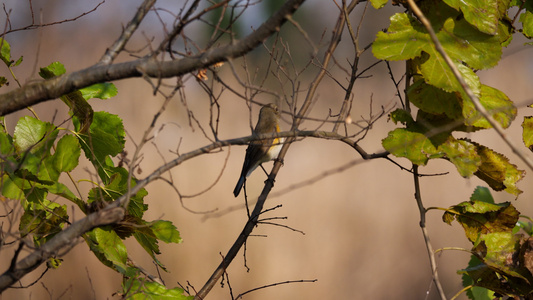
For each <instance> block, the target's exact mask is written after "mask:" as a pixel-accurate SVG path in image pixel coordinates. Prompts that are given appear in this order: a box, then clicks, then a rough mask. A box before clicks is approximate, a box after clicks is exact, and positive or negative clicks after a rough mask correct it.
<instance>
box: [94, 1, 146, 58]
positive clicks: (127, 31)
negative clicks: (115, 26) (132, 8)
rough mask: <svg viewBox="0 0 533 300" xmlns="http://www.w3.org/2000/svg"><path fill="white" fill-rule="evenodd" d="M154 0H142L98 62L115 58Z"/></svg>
mask: <svg viewBox="0 0 533 300" xmlns="http://www.w3.org/2000/svg"><path fill="white" fill-rule="evenodd" d="M155 1H156V0H144V2H143V3H142V5H141V6H140V7H139V8H138V9H137V13H136V14H135V16H134V17H133V19H132V20H131V21H130V22H129V23H128V24H127V25H126V28H124V30H123V31H122V34H121V35H120V37H119V38H118V39H117V40H116V41H115V43H113V45H112V46H111V47H109V48H107V50H106V51H105V54H104V55H103V56H102V58H100V63H101V64H103V65H109V64H110V63H112V62H113V60H115V58H116V57H117V55H118V54H119V53H120V51H122V50H123V49H124V46H126V43H127V42H128V41H129V40H130V38H131V36H132V35H133V33H134V32H135V30H137V27H139V24H141V21H142V20H143V19H144V17H145V16H146V14H147V13H148V11H150V8H152V6H153V5H154V3H155Z"/></svg>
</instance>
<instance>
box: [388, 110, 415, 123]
mask: <svg viewBox="0 0 533 300" xmlns="http://www.w3.org/2000/svg"><path fill="white" fill-rule="evenodd" d="M389 118H390V119H391V120H392V121H393V122H394V124H398V122H400V123H402V124H404V125H407V124H409V125H410V124H413V123H414V120H413V117H411V114H410V113H409V112H408V111H406V110H404V109H401V108H398V109H395V110H394V111H393V112H391V113H390V114H389Z"/></svg>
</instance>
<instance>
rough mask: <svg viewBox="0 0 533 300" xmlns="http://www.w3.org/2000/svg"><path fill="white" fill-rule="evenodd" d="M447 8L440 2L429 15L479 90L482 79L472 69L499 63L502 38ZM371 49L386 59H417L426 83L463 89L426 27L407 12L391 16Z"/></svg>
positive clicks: (447, 48) (445, 45)
mask: <svg viewBox="0 0 533 300" xmlns="http://www.w3.org/2000/svg"><path fill="white" fill-rule="evenodd" d="M446 7H448V6H446V5H445V4H438V5H437V6H436V7H433V8H432V12H431V13H430V14H429V16H428V17H429V18H430V21H431V22H432V24H433V26H434V29H435V31H436V34H437V38H438V39H439V41H440V42H441V44H442V46H443V48H444V50H445V51H446V53H447V54H448V56H450V58H451V59H452V61H454V63H455V65H456V66H457V68H458V69H459V71H460V72H461V74H462V76H463V77H464V78H465V80H466V81H467V83H468V85H469V86H470V88H471V89H472V90H473V91H474V92H475V93H477V92H478V91H479V87H480V84H479V79H478V78H477V75H476V74H475V73H474V71H473V70H472V69H470V68H473V69H478V70H481V69H486V68H490V67H493V66H495V65H496V64H497V63H498V61H499V60H500V58H501V54H502V50H501V48H502V47H501V43H500V37H498V36H492V35H488V34H484V33H482V32H480V31H478V30H477V29H476V28H475V27H473V26H472V25H470V24H468V22H467V21H465V20H464V19H462V18H457V16H458V13H457V12H455V11H454V10H453V9H452V10H451V11H450V9H449V7H448V9H446ZM436 11H438V12H439V13H436ZM372 52H373V53H374V56H376V57H377V58H378V59H384V60H393V61H395V60H407V59H415V58H417V59H416V60H415V61H414V62H415V65H414V66H413V69H414V70H419V71H420V72H421V75H422V76H423V77H424V80H425V81H426V82H427V83H429V84H431V85H433V86H435V87H438V88H441V89H443V90H445V91H447V92H456V91H461V90H462V87H461V85H460V84H459V82H458V81H457V80H456V79H455V77H454V75H453V73H452V72H451V70H450V69H449V67H448V65H447V64H446V62H445V61H444V59H443V58H442V56H441V55H440V53H438V52H437V51H436V49H435V47H434V45H433V42H432V41H431V39H430V37H429V34H427V33H426V30H425V28H424V27H423V26H422V25H421V24H420V23H419V22H418V20H416V19H415V18H413V17H411V16H409V15H407V14H404V13H399V14H395V15H394V16H392V17H391V25H390V26H389V28H388V30H387V33H384V32H379V33H378V34H377V37H376V40H375V41H374V43H373V46H372ZM465 64H466V65H465ZM417 66H419V67H417Z"/></svg>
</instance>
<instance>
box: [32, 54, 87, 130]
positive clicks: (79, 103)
mask: <svg viewBox="0 0 533 300" xmlns="http://www.w3.org/2000/svg"><path fill="white" fill-rule="evenodd" d="M65 72H66V70H65V66H63V64H62V63H60V62H54V63H52V64H50V65H49V66H47V67H45V68H41V71H40V72H39V75H41V77H43V78H44V79H49V78H53V77H56V76H59V75H62V74H65ZM89 90H90V88H89ZM60 99H61V101H63V102H64V103H65V104H66V105H67V106H68V107H69V109H70V114H71V115H72V116H74V117H75V118H77V120H78V121H79V123H81V125H79V126H78V131H79V132H80V133H86V132H87V131H88V130H89V127H90V125H91V122H92V120H93V113H94V112H93V109H92V107H91V106H90V105H89V103H88V102H87V100H85V99H84V98H83V95H82V93H81V92H80V91H79V90H77V91H73V92H70V93H68V94H66V95H63V96H61V97H60Z"/></svg>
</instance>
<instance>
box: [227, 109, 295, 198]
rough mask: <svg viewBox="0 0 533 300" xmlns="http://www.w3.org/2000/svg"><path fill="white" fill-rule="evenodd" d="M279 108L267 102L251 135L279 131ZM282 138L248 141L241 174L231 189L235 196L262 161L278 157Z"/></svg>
mask: <svg viewBox="0 0 533 300" xmlns="http://www.w3.org/2000/svg"><path fill="white" fill-rule="evenodd" d="M279 131H280V129H279V109H278V107H277V106H276V105H275V104H273V103H270V104H267V105H265V106H263V107H262V108H261V110H260V111H259V120H257V125H255V129H254V130H253V133H252V135H260V134H269V133H275V132H279ZM284 140H285V139H284V138H273V139H262V140H256V141H252V142H250V144H249V145H248V148H246V156H245V157H244V163H243V165H242V171H241V176H240V177H239V181H238V182H237V185H236V186H235V189H234V190H233V195H235V197H237V196H239V193H240V192H241V189H242V186H243V185H244V182H245V181H246V178H247V177H248V176H250V174H252V172H253V171H254V170H255V169H256V168H257V167H258V166H260V165H261V164H262V163H264V162H268V161H270V160H274V159H276V158H277V157H278V154H279V152H280V151H281V147H282V146H283V142H284Z"/></svg>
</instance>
